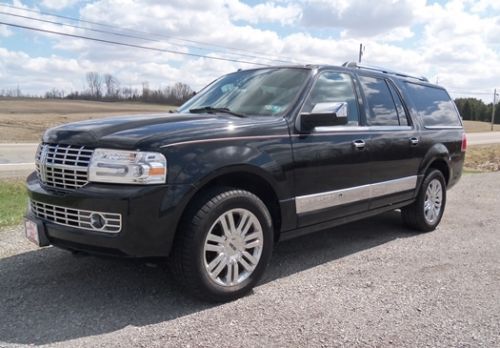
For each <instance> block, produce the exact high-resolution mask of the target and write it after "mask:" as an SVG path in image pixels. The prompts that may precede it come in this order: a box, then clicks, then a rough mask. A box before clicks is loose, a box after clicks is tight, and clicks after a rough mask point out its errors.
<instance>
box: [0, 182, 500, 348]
mask: <svg viewBox="0 0 500 348" xmlns="http://www.w3.org/2000/svg"><path fill="white" fill-rule="evenodd" d="M448 198H449V201H448V206H447V211H446V213H445V216H444V219H443V221H442V223H441V225H440V227H439V229H438V230H436V231H435V232H432V233H427V234H421V235H417V234H412V233H411V232H409V231H408V230H405V229H404V228H403V227H402V226H401V224H400V219H399V214H398V213H396V212H393V213H388V214H384V215H382V216H379V217H376V218H371V219H367V220H364V221H361V222H357V223H353V224H349V225H345V226H342V227H339V228H336V229H334V230H328V231H324V232H320V233H317V234H314V235H310V236H305V237H303V238H300V239H296V240H292V241H288V242H284V243H282V244H280V245H279V246H278V248H277V249H276V251H275V253H274V256H273V259H272V261H271V264H270V266H269V268H268V270H267V273H266V276H265V279H264V280H263V281H262V282H261V284H260V285H259V286H258V287H256V288H255V290H254V292H253V293H252V294H251V295H249V296H247V297H245V298H243V299H240V300H237V301H235V302H232V303H227V304H223V305H211V304H205V303H201V302H198V301H196V300H192V299H191V298H189V297H186V296H185V295H184V294H183V293H182V292H181V291H180V290H179V289H178V288H177V287H176V286H175V284H174V283H173V281H172V279H171V278H170V276H169V274H168V271H167V269H166V267H165V266H164V265H161V264H160V265H155V264H146V263H144V262H138V261H132V260H118V259H98V258H95V257H74V256H72V255H71V254H70V253H68V252H65V251H61V250H58V249H55V248H46V249H35V248H34V247H31V245H30V244H29V243H28V242H26V241H25V240H24V239H23V238H22V232H21V228H20V227H14V228H8V229H3V230H0V346H2V347H3V346H9V345H24V344H34V345H42V344H47V345H51V346H61V347H78V346H81V347H88V346H122V347H130V346H139V347H155V346H156V347H168V346H171V347H181V346H186V347H187V346H190V347H198V346H200V347H219V346H220V347H320V346H339V345H347V346H361V347H363V346H370V347H372V346H376V347H388V346H394V347H401V346H406V347H417V346H419V347H422V346H431V347H438V346H454V347H479V346H484V347H499V346H500V227H499V226H500V212H499V211H500V210H499V209H500V208H499V204H500V173H491V174H475V175H466V176H465V177H464V178H463V179H462V181H461V182H460V183H459V184H458V186H457V187H455V188H454V189H452V190H451V191H450V192H449V197H448Z"/></svg>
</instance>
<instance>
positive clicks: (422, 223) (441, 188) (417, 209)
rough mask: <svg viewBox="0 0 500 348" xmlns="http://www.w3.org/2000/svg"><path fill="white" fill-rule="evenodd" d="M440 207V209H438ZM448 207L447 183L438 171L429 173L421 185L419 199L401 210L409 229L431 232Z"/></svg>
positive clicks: (434, 170)
mask: <svg viewBox="0 0 500 348" xmlns="http://www.w3.org/2000/svg"><path fill="white" fill-rule="evenodd" d="M438 206H439V208H437V207H438ZM445 206H446V183H445V179H444V176H443V174H442V173H441V171H439V170H437V169H432V170H431V171H429V172H428V173H427V175H426V176H425V178H424V181H423V182H422V185H420V190H419V193H418V196H417V199H416V201H415V202H413V203H412V204H410V205H408V206H406V207H404V208H402V209H401V216H402V218H403V223H404V224H405V225H406V226H408V227H409V228H411V229H413V230H416V231H420V232H429V231H433V230H434V229H436V227H437V226H438V225H439V222H440V221H441V218H442V217H443V212H444V208H445Z"/></svg>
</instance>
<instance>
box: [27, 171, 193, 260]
mask: <svg viewBox="0 0 500 348" xmlns="http://www.w3.org/2000/svg"><path fill="white" fill-rule="evenodd" d="M27 188H28V195H29V198H30V200H31V201H35V202H39V203H43V204H48V205H53V206H58V207H66V208H70V209H75V210H83V211H98V212H106V213H110V214H120V215H121V229H120V231H119V232H118V233H109V232H102V231H99V230H92V229H83V228H78V227H73V226H67V225H61V224H60V223H56V222H54V221H50V220H48V219H44V218H43V217H42V218H41V217H39V216H35V214H34V212H33V211H32V210H31V209H28V211H27V213H26V218H28V219H30V220H32V221H34V222H36V223H37V224H41V225H42V226H43V230H44V231H45V234H46V236H47V239H48V241H49V243H50V244H52V245H55V246H58V247H61V248H65V249H70V250H79V251H86V252H91V253H97V254H106V255H115V256H130V257H165V256H168V254H169V253H170V249H171V247H172V244H173V240H174V235H175V231H176V229H177V224H178V222H179V219H180V216H181V214H182V212H183V210H184V207H185V205H186V204H187V201H186V197H187V196H188V193H189V192H190V191H191V190H192V189H193V187H192V186H191V185H154V186H153V185H152V186H135V185H116V184H94V183H90V184H88V185H86V186H85V187H83V188H80V189H78V190H75V191H71V192H59V191H53V190H47V189H45V188H44V187H43V186H41V185H40V182H39V181H38V178H37V176H36V174H35V173H33V174H31V175H30V176H29V177H28V179H27Z"/></svg>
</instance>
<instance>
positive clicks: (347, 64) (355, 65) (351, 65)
mask: <svg viewBox="0 0 500 348" xmlns="http://www.w3.org/2000/svg"><path fill="white" fill-rule="evenodd" d="M342 66H343V67H346V68H358V69H363V70H371V71H378V72H382V73H385V74H391V75H396V76H400V77H407V78H411V79H417V80H420V81H424V82H429V80H428V79H427V77H424V76H412V75H408V74H403V73H400V72H397V71H392V70H389V69H385V68H379V67H375V66H370V65H361V64H358V63H356V62H345V63H344V64H342Z"/></svg>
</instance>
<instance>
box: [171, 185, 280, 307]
mask: <svg viewBox="0 0 500 348" xmlns="http://www.w3.org/2000/svg"><path fill="white" fill-rule="evenodd" d="M272 231H273V229H272V221H271V216H270V214H269V211H268V209H267V207H266V206H265V204H264V203H263V202H262V201H261V200H260V199H259V198H258V197H257V196H255V195H254V194H252V193H251V192H248V191H243V190H234V189H225V190H224V189H219V190H217V191H212V192H211V193H208V194H207V195H204V196H203V197H201V198H200V199H199V200H198V201H197V202H195V205H194V206H193V208H192V209H191V210H190V211H189V212H188V214H187V216H186V218H185V220H184V222H183V223H182V225H181V228H180V229H179V231H178V234H179V235H178V238H177V240H176V243H175V245H174V250H173V263H174V270H175V272H176V273H177V276H178V277H179V279H180V280H181V282H182V284H183V285H184V286H185V288H186V289H187V290H189V291H191V292H192V293H193V294H194V295H196V296H198V297H200V298H202V299H205V300H206V299H208V300H211V301H228V300H232V299H235V298H238V297H240V296H243V295H244V294H245V293H247V292H249V291H250V290H251V289H252V288H253V286H254V285H255V284H256V283H257V281H258V280H259V279H260V278H261V276H262V274H263V273H264V270H265V268H266V265H267V263H268V261H269V259H270V257H271V251H272V243H273V232H272Z"/></svg>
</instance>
